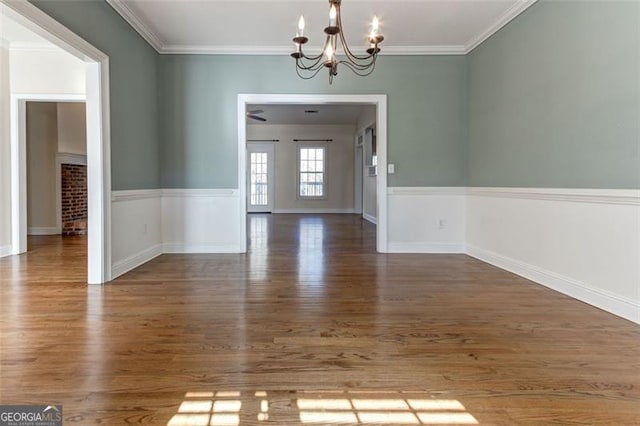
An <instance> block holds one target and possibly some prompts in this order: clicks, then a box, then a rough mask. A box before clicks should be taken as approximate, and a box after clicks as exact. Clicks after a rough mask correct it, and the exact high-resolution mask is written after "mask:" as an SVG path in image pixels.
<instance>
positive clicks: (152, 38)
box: [106, 0, 165, 53]
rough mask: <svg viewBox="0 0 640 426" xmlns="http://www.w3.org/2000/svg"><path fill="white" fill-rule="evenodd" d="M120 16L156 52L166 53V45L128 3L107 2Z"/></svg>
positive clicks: (114, 0) (120, 0)
mask: <svg viewBox="0 0 640 426" xmlns="http://www.w3.org/2000/svg"><path fill="white" fill-rule="evenodd" d="M106 1H107V3H108V4H109V6H111V7H112V8H113V9H114V10H115V11H116V12H118V14H119V15H120V16H122V17H123V18H124V20H125V21H127V23H129V25H131V27H132V28H133V29H134V30H135V31H136V32H137V33H138V34H140V37H142V38H143V39H144V40H145V41H146V42H147V43H149V45H150V46H151V47H153V48H154V49H155V50H156V52H158V53H160V52H162V53H165V52H164V44H163V43H162V40H160V37H158V35H157V34H156V33H155V32H154V31H153V30H152V29H151V28H150V27H149V25H147V24H146V23H145V22H144V20H143V19H141V18H139V17H138V15H136V14H135V13H134V12H133V11H132V10H131V8H130V7H129V6H128V5H127V3H126V2H124V1H122V0H106Z"/></svg>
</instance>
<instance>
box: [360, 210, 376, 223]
mask: <svg viewBox="0 0 640 426" xmlns="http://www.w3.org/2000/svg"><path fill="white" fill-rule="evenodd" d="M362 218H363V219H364V220H366V221H367V222H371V223H373V224H374V225H377V224H378V219H376V218H375V217H374V216H371V215H370V214H368V213H365V212H362Z"/></svg>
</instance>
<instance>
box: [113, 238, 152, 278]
mask: <svg viewBox="0 0 640 426" xmlns="http://www.w3.org/2000/svg"><path fill="white" fill-rule="evenodd" d="M161 254H162V245H161V244H156V245H154V246H151V247H149V248H146V249H144V250H142V251H141V252H139V253H136V254H134V255H133V256H129V257H127V258H126V259H122V260H120V261H118V262H116V263H114V264H113V267H112V268H111V276H112V279H116V278H117V277H119V276H120V275H123V274H125V273H127V272H129V271H131V270H133V269H135V268H137V267H138V266H140V265H142V264H143V263H147V262H148V261H150V260H151V259H154V258H156V257H158V256H160V255H161Z"/></svg>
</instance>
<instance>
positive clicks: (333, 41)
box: [291, 0, 384, 84]
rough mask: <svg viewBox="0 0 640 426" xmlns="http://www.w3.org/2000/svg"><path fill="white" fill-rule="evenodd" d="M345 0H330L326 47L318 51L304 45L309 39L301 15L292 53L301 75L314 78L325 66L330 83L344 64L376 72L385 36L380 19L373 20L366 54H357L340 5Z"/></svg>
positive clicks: (363, 72) (361, 72)
mask: <svg viewBox="0 0 640 426" xmlns="http://www.w3.org/2000/svg"><path fill="white" fill-rule="evenodd" d="M341 5H342V0H329V6H330V7H329V26H328V27H326V28H325V29H324V33H325V41H324V45H323V46H322V50H321V51H320V54H318V55H307V54H306V53H305V52H304V45H305V44H306V43H307V42H308V41H309V38H307V37H306V36H305V35H304V27H305V20H304V17H302V16H300V19H299V20H298V31H297V32H296V36H295V37H294V39H293V43H294V45H295V51H294V52H293V53H292V54H291V57H293V58H294V59H295V60H296V73H297V74H298V76H300V78H303V79H306V80H308V79H311V78H313V77H315V76H316V75H317V74H318V73H319V72H320V71H321V70H322V69H325V68H328V69H329V84H331V83H332V82H333V77H335V76H336V75H338V65H344V66H345V67H346V68H349V69H350V70H351V71H353V72H354V73H355V74H357V75H359V76H362V77H364V76H367V75H369V74H371V73H372V72H373V70H374V69H375V65H376V59H377V57H378V53H379V52H380V47H379V45H380V43H382V41H383V40H384V37H383V36H382V35H381V34H380V33H379V31H380V22H379V20H378V17H377V16H374V17H373V21H372V22H371V31H370V32H369V35H368V37H367V41H368V43H369V47H368V48H367V49H366V50H365V52H366V55H362V54H359V55H356V54H354V53H353V52H352V51H351V49H350V48H349V45H348V43H347V40H346V38H345V36H344V32H343V27H342V18H341V13H340V6H341ZM338 44H340V48H341V49H342V50H341V51H340V57H338V56H337V55H338Z"/></svg>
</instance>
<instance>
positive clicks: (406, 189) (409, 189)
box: [387, 186, 467, 195]
mask: <svg viewBox="0 0 640 426" xmlns="http://www.w3.org/2000/svg"><path fill="white" fill-rule="evenodd" d="M387 193H388V194H389V195H466V194H467V187H465V186H393V187H389V189H388V191H387Z"/></svg>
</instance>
